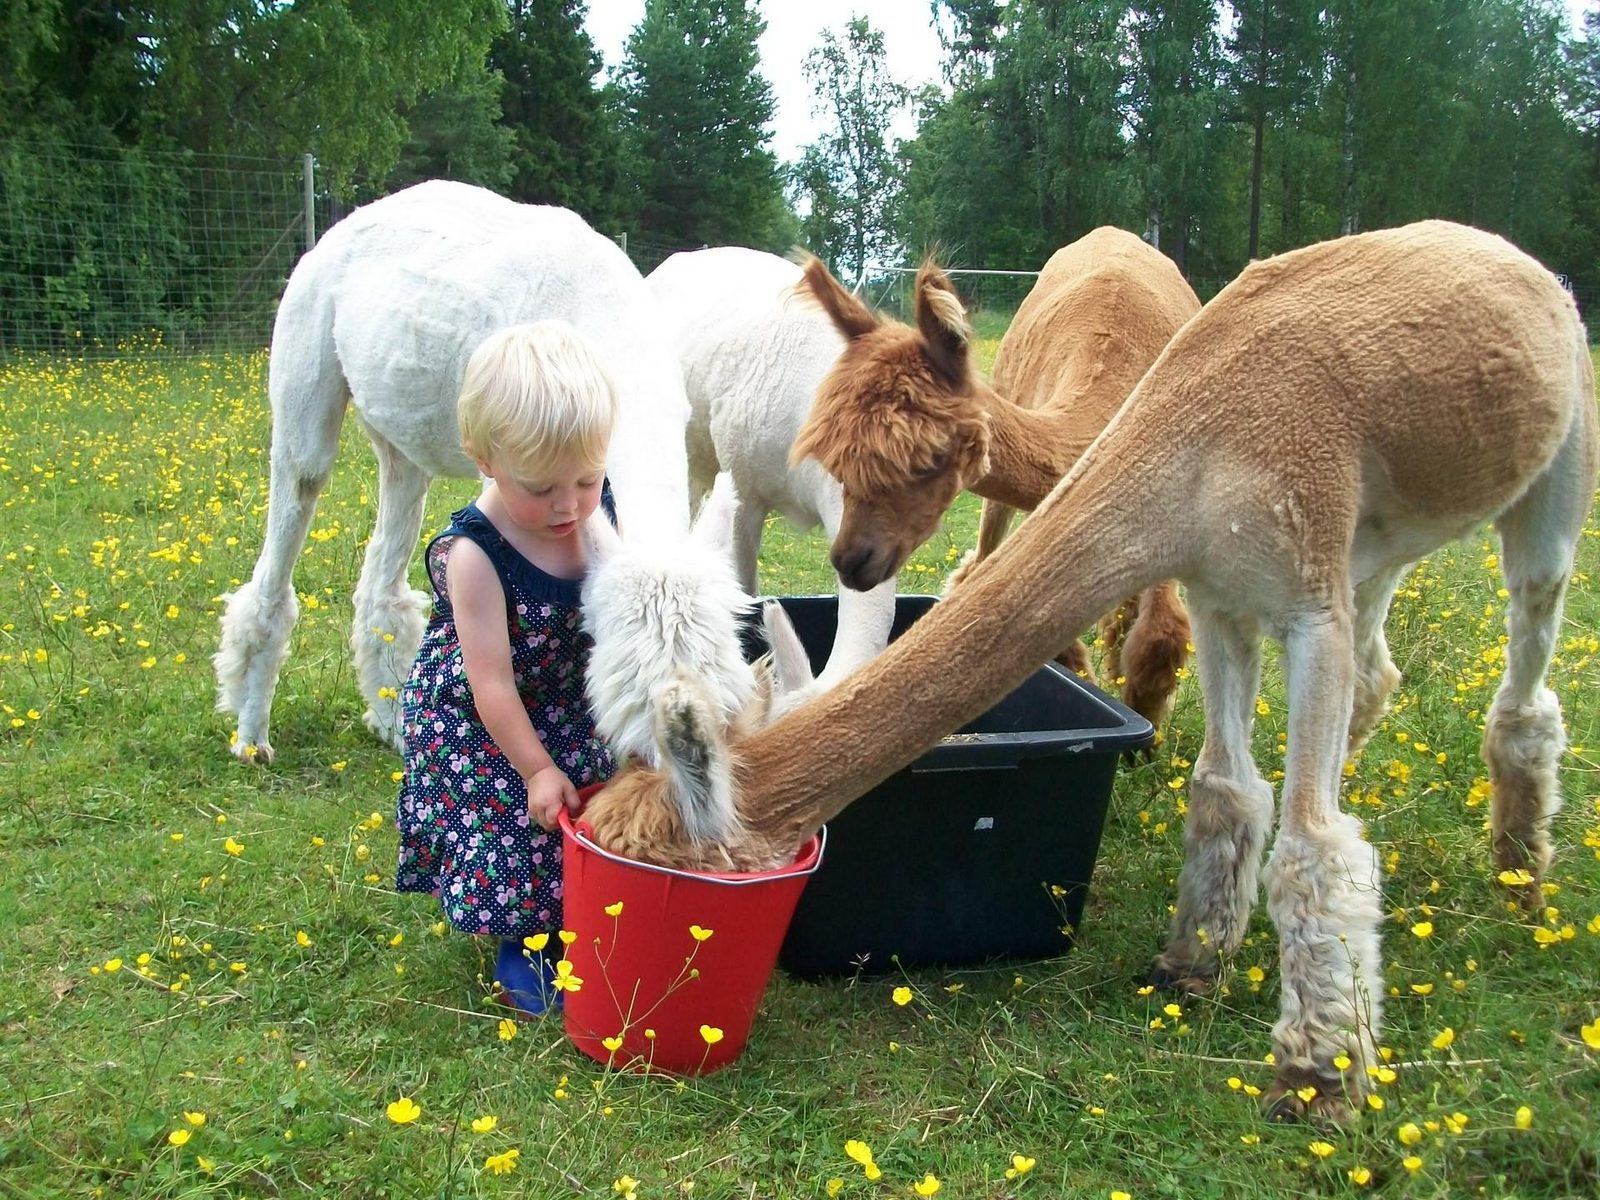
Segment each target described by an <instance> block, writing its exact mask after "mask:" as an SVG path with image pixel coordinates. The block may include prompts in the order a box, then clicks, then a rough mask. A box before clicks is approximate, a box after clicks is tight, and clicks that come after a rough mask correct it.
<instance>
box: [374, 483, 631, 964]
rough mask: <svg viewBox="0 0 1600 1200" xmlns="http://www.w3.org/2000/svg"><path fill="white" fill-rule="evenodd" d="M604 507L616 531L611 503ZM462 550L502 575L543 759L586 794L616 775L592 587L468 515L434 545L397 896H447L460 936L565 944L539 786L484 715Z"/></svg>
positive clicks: (554, 854)
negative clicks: (457, 548)
mask: <svg viewBox="0 0 1600 1200" xmlns="http://www.w3.org/2000/svg"><path fill="white" fill-rule="evenodd" d="M602 503H603V504H604V505H605V508H606V511H607V513H608V514H610V515H611V517H612V520H613V521H615V519H616V517H615V513H614V510H613V508H612V503H611V497H610V493H609V490H607V491H606V493H605V494H604V495H603V496H602ZM463 537H464V538H468V539H470V540H471V541H473V542H475V543H476V544H477V545H478V546H479V547H481V548H482V549H483V551H484V553H485V554H487V555H488V556H489V559H490V561H491V562H492V563H493V564H494V567H495V571H496V573H497V574H498V575H499V576H500V586H501V587H502V588H503V589H504V590H505V594H506V617H507V621H508V622H509V631H510V635H511V671H512V676H513V678H514V679H515V680H516V684H517V691H518V692H519V693H520V694H521V696H522V701H523V704H524V706H525V707H526V708H527V711H528V718H529V719H530V720H531V721H532V722H533V727H534V729H535V730H537V731H538V734H539V740H540V741H542V742H543V743H544V748H545V750H546V751H547V752H548V753H549V755H550V757H551V758H552V759H554V760H555V763H556V765H557V766H558V767H560V768H561V770H562V771H564V772H565V773H566V775H567V777H568V778H569V779H571V780H572V782H573V784H574V785H575V786H577V787H583V786H584V785H585V784H588V783H594V782H597V781H600V780H604V779H606V778H608V777H609V776H610V775H611V773H612V771H613V770H615V766H614V764H613V762H612V759H611V754H610V752H609V751H608V750H607V749H606V746H605V744H604V743H603V742H602V741H601V740H600V738H599V736H598V735H597V734H596V733H595V729H594V718H593V717H592V716H591V715H590V712H589V704H588V700H587V698H586V697H585V695H584V686H583V685H584V671H585V668H586V666H587V664H588V657H589V648H590V646H591V645H592V642H591V640H590V638H589V636H588V635H587V634H586V633H584V632H582V630H581V629H580V610H579V607H578V601H579V587H580V584H579V583H578V581H576V580H566V579H558V578H556V577H555V576H553V575H548V574H546V573H545V572H544V571H541V570H540V569H539V568H538V567H536V566H534V565H533V564H532V563H531V562H529V561H528V560H527V559H526V558H524V557H523V556H522V555H521V554H519V553H518V552H517V551H516V550H515V549H514V548H513V547H512V546H511V544H510V543H509V542H507V541H506V540H505V538H504V537H502V536H501V535H500V532H499V530H497V529H496V528H495V527H494V525H493V524H491V523H490V521H489V519H488V518H487V517H485V516H484V515H483V513H482V512H481V511H480V510H479V509H478V508H477V506H476V505H472V504H469V505H467V507H466V508H463V509H461V510H460V511H459V512H456V513H455V514H453V515H452V517H451V523H450V527H449V528H448V529H446V530H445V531H444V532H443V533H441V534H439V535H438V536H437V537H435V538H434V539H433V540H432V541H431V542H429V543H428V551H427V556H426V557H427V567H428V579H429V581H430V583H431V584H432V585H433V612H432V616H431V618H430V619H429V621H428V627H427V630H426V632H424V634H423V636H422V646H421V648H420V649H419V650H418V651H417V659H416V662H415V664H414V665H413V666H412V668H411V674H410V676H409V677H408V678H407V680H406V683H405V688H404V690H403V691H402V693H401V706H402V712H403V721H404V724H403V730H404V735H405V746H406V751H405V772H404V778H403V780H402V782H401V784H400V797H399V801H398V803H397V806H396V808H397V816H396V819H397V823H398V825H399V827H400V862H399V867H398V869H397V870H396V872H395V887H396V889H397V890H399V891H402V892H429V893H432V894H433V895H436V896H438V898H439V903H440V905H441V906H442V907H443V909H444V914H445V916H446V917H448V918H449V920H450V923H451V924H452V925H454V926H455V927H456V928H457V929H460V930H462V931H463V932H466V933H482V934H491V935H494V936H497V937H517V938H520V937H526V936H528V935H529V934H533V933H537V932H539V931H541V930H543V931H546V932H553V931H554V930H556V929H558V928H560V925H561V834H560V832H559V831H556V832H553V833H551V832H546V831H545V830H543V829H541V828H540V827H539V825H538V823H537V822H536V821H534V820H533V819H532V818H530V817H529V816H528V792H527V787H526V785H525V784H524V783H523V781H522V777H521V776H520V775H519V774H518V773H517V771H516V769H515V768H514V767H512V766H511V764H510V762H508V761H507V760H506V758H505V757H504V756H503V755H502V754H501V753H500V749H499V747H497V746H496V745H495V744H494V741H493V739H492V738H490V736H489V732H488V730H487V729H485V728H484V726H483V723H482V722H481V721H480V720H479V718H478V712H477V707H476V705H475V704H474V703H473V699H472V687H471V685H470V684H469V683H468V682H467V673H466V669H465V668H464V666H463V665H462V659H461V642H460V639H459V638H458V637H457V636H456V628H455V621H454V619H453V617H452V615H451V609H450V598H449V594H448V590H447V588H446V584H445V565H446V563H447V562H448V561H449V556H450V547H451V545H452V544H454V542H455V540H456V539H457V538H463Z"/></svg>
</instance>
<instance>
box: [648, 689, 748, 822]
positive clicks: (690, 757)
mask: <svg viewBox="0 0 1600 1200" xmlns="http://www.w3.org/2000/svg"><path fill="white" fill-rule="evenodd" d="M655 710H656V711H655V717H656V722H655V724H656V730H655V734H656V745H657V746H658V747H659V748H660V751H661V770H662V772H663V774H665V775H666V777H667V781H668V785H669V789H670V791H669V794H670V796H671V800H672V803H673V804H674V805H675V806H676V808H677V810H678V817H679V819H680V820H681V821H682V822H683V831H684V833H685V834H686V835H687V836H688V838H689V841H690V842H692V843H694V844H695V845H704V844H706V843H714V842H725V841H728V840H729V839H730V838H731V836H732V834H733V832H734V828H735V826H736V825H737V824H738V817H737V816H736V815H735V810H734V805H733V783H732V773H731V766H730V764H729V762H728V748H727V745H726V744H725V743H724V741H723V738H722V736H721V733H720V730H721V717H720V714H719V712H718V709H717V706H716V703H715V701H714V700H713V699H712V698H711V697H710V696H709V695H707V694H706V689H705V685H704V684H703V683H701V682H700V681H698V680H693V679H689V678H687V677H686V676H684V675H683V674H682V673H681V672H680V673H675V675H674V677H673V678H672V679H671V680H669V681H668V682H667V683H666V684H664V685H663V686H662V687H661V689H660V690H659V691H658V692H657V693H656V696H655Z"/></svg>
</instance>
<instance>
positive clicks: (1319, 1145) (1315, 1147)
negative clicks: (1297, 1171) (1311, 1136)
mask: <svg viewBox="0 0 1600 1200" xmlns="http://www.w3.org/2000/svg"><path fill="white" fill-rule="evenodd" d="M1306 1149H1307V1150H1310V1151H1311V1153H1313V1154H1315V1155H1316V1156H1317V1157H1318V1158H1327V1157H1328V1155H1330V1154H1332V1153H1333V1150H1334V1147H1333V1143H1332V1142H1312V1143H1311V1144H1310V1145H1309V1146H1307V1147H1306Z"/></svg>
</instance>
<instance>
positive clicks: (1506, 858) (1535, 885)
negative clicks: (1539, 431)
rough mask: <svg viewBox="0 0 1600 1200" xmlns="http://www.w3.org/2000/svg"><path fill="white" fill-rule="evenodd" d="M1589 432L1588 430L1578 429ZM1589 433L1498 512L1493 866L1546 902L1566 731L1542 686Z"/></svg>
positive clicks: (1491, 756) (1533, 901)
mask: <svg viewBox="0 0 1600 1200" xmlns="http://www.w3.org/2000/svg"><path fill="white" fill-rule="evenodd" d="M1585 432H1587V431H1585ZM1591 442H1592V434H1591V435H1589V436H1588V437H1585V438H1579V437H1576V436H1575V437H1573V438H1570V439H1569V441H1568V444H1567V446H1566V447H1563V449H1562V450H1561V452H1560V453H1558V455H1557V457H1556V460H1555V461H1554V463H1552V464H1551V466H1550V468H1549V469H1548V470H1547V471H1546V473H1545V475H1544V476H1543V477H1541V478H1540V479H1539V481H1538V482H1536V483H1535V484H1534V485H1533V487H1532V488H1531V489H1529V491H1528V493H1527V495H1525V496H1524V497H1523V498H1522V499H1521V500H1519V501H1518V502H1517V504H1516V505H1515V506H1514V507H1513V508H1511V509H1510V510H1509V511H1508V512H1506V513H1505V514H1504V515H1503V516H1502V517H1501V518H1500V520H1499V522H1498V524H1499V528H1500V543H1501V559H1502V560H1503V563H1504V570H1505V578H1506V588H1507V590H1509V592H1510V593H1511V598H1510V601H1509V604H1508V605H1507V626H1508V629H1509V635H1510V636H1509V639H1508V642H1507V645H1506V667H1505V674H1504V676H1503V677H1502V678H1501V680H1500V688H1499V690H1498V691H1497V692H1496V693H1495V698H1494V704H1493V705H1492V706H1491V707H1490V709H1489V718H1488V721H1487V723H1486V725H1485V729H1484V735H1483V751H1482V753H1483V760H1484V762H1485V763H1486V764H1488V767H1489V780H1490V782H1491V783H1492V784H1493V785H1494V800H1493V805H1492V810H1491V814H1490V829H1491V831H1492V836H1493V843H1492V844H1493V851H1494V862H1495V866H1496V867H1499V868H1500V869H1502V870H1517V869H1519V868H1520V869H1523V870H1526V871H1527V872H1528V873H1529V874H1530V875H1532V876H1533V881H1532V882H1531V883H1530V884H1528V885H1527V886H1525V887H1524V888H1523V889H1522V896H1521V899H1522V902H1523V904H1524V906H1525V907H1528V908H1533V907H1536V906H1538V905H1540V904H1542V903H1543V902H1544V899H1543V891H1542V889H1541V887H1540V883H1541V882H1542V880H1543V876H1544V872H1545V870H1546V868H1547V867H1549V865H1550V856H1551V850H1550V834H1549V829H1550V822H1551V820H1552V819H1553V818H1554V817H1555V815H1556V813H1557V812H1558V811H1559V810H1560V808H1561V789H1560V781H1559V772H1558V767H1559V764H1560V760H1561V752H1562V750H1563V749H1564V748H1565V745H1566V736H1565V733H1564V731H1563V729H1562V725H1561V705H1560V703H1559V702H1558V701H1557V699H1556V694H1555V693H1554V692H1553V691H1551V690H1550V689H1549V688H1547V687H1545V686H1544V679H1545V672H1546V671H1547V670H1548V669H1549V667H1550V657H1551V655H1552V654H1553V653H1554V651H1555V642H1556V635H1557V632H1558V631H1559V629H1560V626H1561V610H1562V605H1563V602H1564V600H1565V597H1566V590H1567V580H1568V578H1569V577H1570V575H1571V573H1572V560H1573V555H1574V554H1575V552H1576V546H1577V541H1578V538H1579V536H1580V535H1581V533H1582V530H1583V524H1584V520H1585V518H1586V517H1587V515H1588V512H1589V503H1590V498H1591V497H1592V495H1593V493H1594V486H1595V480H1594V469H1593V464H1592V463H1591V462H1589V459H1588V454H1587V449H1588V445H1589V443H1591Z"/></svg>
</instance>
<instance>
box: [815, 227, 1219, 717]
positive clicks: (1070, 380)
mask: <svg viewBox="0 0 1600 1200" xmlns="http://www.w3.org/2000/svg"><path fill="white" fill-rule="evenodd" d="M806 283H807V285H808V286H809V287H810V289H811V292H812V294H813V295H815V296H816V298H817V299H818V300H819V301H820V302H821V303H822V306H823V308H824V309H825V310H826V311H827V312H828V313H829V314H830V315H831V316H832V317H833V319H834V321H835V323H836V324H837V325H838V326H839V327H840V328H841V329H844V330H845V331H846V332H847V333H850V334H851V335H852V336H853V337H854V340H855V344H854V345H853V347H852V348H851V350H850V354H851V355H852V356H853V357H854V358H855V359H856V361H857V362H859V363H863V364H868V365H869V368H870V369H868V370H863V371H847V372H842V373H841V374H840V375H838V376H836V377H835V380H834V381H833V385H832V386H828V387H824V388H822V389H820V390H819V391H818V393H817V398H816V401H815V402H814V403H813V405H812V408H811V415H810V418H809V419H808V420H807V421H806V424H805V425H804V427H802V429H801V430H800V434H799V436H798V438H797V439H796V440H795V444H794V449H793V452H792V455H791V457H792V459H793V460H794V461H795V462H799V461H801V460H803V459H805V458H807V457H815V458H816V459H817V460H818V461H820V462H821V463H822V465H823V466H824V467H826V468H827V469H828V471H829V472H830V473H831V474H832V475H834V476H835V477H836V478H838V479H840V480H842V481H843V482H844V484H845V511H844V519H843V521H842V523H841V525H840V528H839V533H838V535H837V536H836V537H835V538H834V542H833V561H834V564H835V566H836V567H838V569H839V573H840V578H841V579H844V580H845V581H846V582H847V583H849V584H850V585H851V586H853V587H856V588H863V589H864V588H870V587H873V586H875V585H876V584H878V583H881V582H882V581H883V580H884V579H888V578H891V577H893V575H894V574H895V573H896V572H897V571H899V569H900V568H901V567H902V566H903V565H904V563H905V560H906V558H907V557H909V556H910V554H911V552H912V551H913V550H914V549H915V548H916V547H917V546H918V545H920V544H921V543H922V542H923V541H924V540H925V539H927V538H928V537H929V536H930V535H931V534H932V533H933V532H934V531H935V530H936V529H937V528H938V522H939V518H940V516H941V515H942V514H943V512H944V510H945V508H946V507H948V505H949V503H950V501H951V500H953V499H954V498H955V495H956V493H957V492H959V491H960V490H961V489H962V488H969V489H970V490H972V491H974V492H976V493H978V495H980V496H983V497H985V500H984V505H983V519H982V524H981V528H980V534H979V539H978V547H977V551H976V553H975V554H974V555H971V556H969V559H968V562H967V563H966V564H964V565H963V567H962V570H961V572H959V573H958V576H957V577H956V578H955V579H952V583H958V582H959V579H960V578H964V577H965V573H966V572H967V571H969V570H970V569H971V567H972V565H973V564H974V563H976V562H979V561H982V560H983V559H984V558H987V557H988V556H989V555H990V554H991V553H993V552H994V549H995V547H997V546H998V545H999V544H1000V540H1001V538H1003V537H1004V536H1005V530H1006V525H1007V523H1008V522H1009V521H1010V519H1011V514H1012V513H1013V512H1014V511H1015V510H1016V508H1025V509H1031V508H1033V507H1034V506H1035V505H1037V504H1038V503H1039V502H1040V501H1041V500H1043V499H1044V498H1045V497H1046V496H1047V495H1049V493H1050V490H1051V489H1052V488H1053V487H1055V485H1056V484H1057V483H1058V482H1060V480H1061V477H1062V476H1063V475H1065V474H1066V472H1067V469H1068V468H1069V467H1071V466H1072V464H1073V463H1075V462H1076V461H1077V460H1078V457H1079V456H1080V455H1081V454H1082V453H1083V452H1084V451H1085V450H1086V449H1088V447H1089V443H1090V442H1092V441H1094V439H1095V438H1096V437H1098V436H1099V434H1100V431H1101V430H1102V429H1104V428H1105V426H1106V422H1107V421H1109V420H1110V419H1111V417H1112V414H1113V413H1115V412H1116V411H1117V409H1119V408H1121V407H1122V402H1123V401H1124V400H1126V399H1127V398H1128V393H1129V392H1131V391H1132V390H1133V387H1134V385H1135V384H1136V383H1138V382H1139V379H1140V377H1141V376H1143V374H1144V373H1145V371H1146V369H1148V368H1149V366H1150V364H1151V363H1153V362H1154V361H1155V360H1156V356H1157V355H1158V354H1160V353H1161V351H1162V350H1163V349H1165V348H1166V345H1167V343H1168V342H1169V341H1171V340H1172V335H1173V334H1174V333H1176V332H1177V331H1178V329H1179V327H1180V326H1181V325H1183V323H1184V322H1185V321H1187V320H1188V319H1189V318H1190V317H1192V316H1193V315H1194V314H1195V313H1196V312H1197V311H1199V308H1200V301H1199V300H1197V299H1196V298H1195V294H1194V292H1193V291H1192V290H1191V289H1190V287H1189V285H1188V283H1186V282H1185V281H1184V278H1183V276H1182V275H1180V274H1179V273H1178V269H1177V268H1176V267H1175V266H1173V264H1172V260H1171V259H1169V258H1168V257H1167V256H1166V255H1164V254H1162V253H1161V252H1160V251H1159V250H1156V249H1155V248H1154V247H1152V246H1150V245H1148V244H1147V243H1145V242H1143V241H1141V240H1140V239H1139V238H1137V237H1135V236H1134V235H1133V234H1131V233H1127V232H1125V231H1124V230H1121V229H1112V228H1109V227H1106V228H1101V229H1096V230H1095V231H1094V232H1093V233H1090V234H1087V235H1086V236H1084V237H1082V238H1079V239H1078V240H1077V241H1076V242H1073V243H1072V244H1071V245H1070V246H1064V247H1063V248H1062V249H1060V250H1057V251H1056V252H1055V254H1053V255H1052V256H1051V258H1050V261H1049V262H1048V263H1046V264H1045V268H1044V270H1043V271H1041V272H1040V274H1039V279H1038V282H1037V283H1036V284H1035V285H1034V287H1033V290H1032V291H1030V292H1029V293H1028V296H1027V298H1026V299H1025V300H1023V302H1022V306H1021V307H1020V308H1019V309H1018V310H1017V315H1016V318H1015V320H1013V321H1012V323H1011V327H1010V328H1009V329H1008V330H1007V331H1006V336H1005V339H1004V340H1003V341H1002V342H1001V343H1000V353H999V356H998V357H997V358H996V360H995V368H994V387H993V388H992V389H991V388H989V387H988V386H986V385H985V384H984V383H983V381H982V380H981V379H979V378H978V377H977V376H976V375H975V374H973V373H971V372H965V373H963V374H962V375H961V376H960V377H959V378H954V377H942V376H939V375H937V374H936V375H934V376H929V375H927V374H926V370H925V363H924V361H923V359H922V358H921V357H920V356H919V355H918V354H916V353H915V347H916V345H917V336H918V335H917V333H916V331H915V330H912V329H909V328H907V327H906V326H905V325H902V324H900V323H899V322H897V321H881V322H880V321H879V319H878V318H877V317H876V316H875V315H874V314H873V313H872V312H871V310H870V309H868V308H867V307H866V306H865V305H864V304H862V303H861V301H860V300H859V299H857V298H856V297H855V296H853V295H851V294H850V293H849V292H847V291H845V289H843V288H842V287H840V286H839V285H838V283H836V282H835V281H834V280H833V278H832V276H830V275H829V274H828V271H827V268H826V267H825V266H823V265H822V263H821V262H819V261H817V260H816V259H811V260H809V261H808V262H807V263H806ZM948 312H949V314H950V316H951V319H952V320H957V321H959V322H960V323H961V326H962V328H963V329H964V328H965V316H964V314H961V313H960V310H959V306H957V307H954V308H948ZM908 348H909V349H911V350H912V353H910V354H909V355H907V354H905V353H903V351H904V350H905V349H908ZM847 571H848V572H849V574H846V572H847ZM1118 599H1119V600H1122V599H1123V598H1122V597H1118ZM1118 617H1119V619H1117V620H1112V619H1110V618H1108V619H1107V620H1106V621H1104V622H1102V632H1103V633H1104V635H1105V640H1106V643H1107V645H1108V646H1109V647H1110V655H1109V658H1108V662H1107V666H1108V669H1109V671H1110V674H1111V676H1112V678H1116V676H1117V675H1119V674H1122V675H1125V677H1126V683H1125V686H1124V690H1123V698H1124V699H1125V700H1126V701H1127V702H1128V704H1129V706H1130V707H1132V708H1134V709H1135V710H1137V711H1138V712H1139V713H1140V714H1141V715H1143V716H1145V717H1147V718H1148V719H1149V720H1150V721H1151V722H1152V723H1153V724H1157V725H1159V724H1160V723H1161V722H1162V721H1163V720H1165V719H1166V717H1167V716H1168V714H1169V713H1170V710H1171V705H1172V696H1173V693H1174V691H1175V690H1176V688H1177V684H1178V676H1177V672H1178V669H1179V668H1180V667H1182V666H1183V664H1184V661H1185V659H1186V658H1187V644H1188V641H1189V621H1188V616H1187V614H1186V613H1185V611H1184V607H1183V602H1182V601H1181V600H1179V599H1178V590H1177V585H1176V584H1174V583H1173V582H1172V581H1171V580H1164V581H1161V582H1158V583H1156V584H1155V585H1154V586H1152V587H1151V588H1149V589H1148V590H1147V591H1145V592H1144V593H1143V595H1141V596H1139V597H1135V598H1133V599H1131V600H1127V601H1126V602H1125V603H1124V604H1122V605H1121V606H1120V607H1119V611H1118ZM1078 632H1079V631H1078V630H1077V629H1064V630H1062V634H1063V643H1064V644H1065V645H1066V647H1067V649H1066V651H1065V652H1064V653H1063V654H1062V661H1063V662H1065V663H1066V664H1067V666H1069V667H1071V668H1072V669H1073V670H1075V671H1079V672H1080V673H1084V674H1087V673H1088V672H1089V657H1088V653H1087V651H1086V650H1085V648H1084V646H1083V644H1082V643H1081V642H1079V641H1078V640H1077V635H1078ZM1124 632H1126V635H1127V643H1126V646H1125V647H1124V646H1123V643H1122V637H1123V634H1124ZM1068 639H1070V640H1068Z"/></svg>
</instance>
